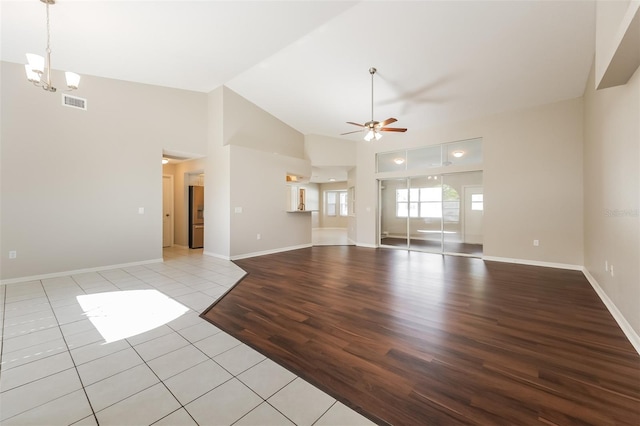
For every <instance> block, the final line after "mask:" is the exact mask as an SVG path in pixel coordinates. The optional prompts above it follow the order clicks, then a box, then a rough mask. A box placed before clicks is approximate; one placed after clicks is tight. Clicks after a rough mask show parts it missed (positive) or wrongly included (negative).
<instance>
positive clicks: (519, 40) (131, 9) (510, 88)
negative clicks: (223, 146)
mask: <svg viewBox="0 0 640 426" xmlns="http://www.w3.org/2000/svg"><path fill="white" fill-rule="evenodd" d="M0 5H1V9H0V14H1V24H2V28H1V36H2V44H1V59H2V60H5V61H9V62H17V63H23V62H24V60H25V59H24V58H25V57H24V53H26V52H33V53H40V54H43V53H44V47H45V41H46V37H45V6H44V4H43V3H41V2H40V1H39V0H17V1H7V0H2V1H1V4H0ZM51 28H52V36H51V37H52V40H51V43H52V51H53V53H52V62H53V66H54V68H57V69H63V70H72V71H75V72H77V73H79V74H85V75H96V76H101V77H108V78H115V79H122V80H128V81H135V82H141V83H148V84H155V85H161V86H168V87H175V88H181V89H187V90H194V91H200V92H209V91H211V90H212V89H215V88H216V87H218V86H220V85H226V86H228V87H229V88H231V89H232V90H234V91H236V92H237V93H239V94H240V95H242V96H243V97H245V98H247V99H248V100H250V101H251V102H253V103H255V104H257V105H258V106H260V107H261V108H263V109H265V110H266V111H268V112H270V113H271V114H273V115H274V116H276V117H278V118H279V119H280V120H282V121H283V122H285V123H287V124H288V125H290V126H292V127H293V128H295V129H297V130H299V131H300V132H302V133H304V134H321V135H327V136H333V137H340V136H339V134H340V133H344V132H348V131H351V130H356V128H355V127H354V126H350V125H348V124H346V123H345V122H346V121H356V122H361V123H364V122H365V121H368V120H369V119H370V118H371V116H370V115H371V111H370V102H371V100H370V75H369V72H368V70H369V67H371V66H375V67H376V68H377V69H378V73H377V74H376V76H375V116H376V117H375V118H376V119H377V120H383V119H385V118H387V117H395V118H397V119H398V122H397V123H395V124H394V126H397V127H408V128H409V132H411V131H412V130H414V131H415V130H416V129H420V128H425V127H428V126H433V125H437V124H440V123H445V122H454V121H458V120H464V119H469V118H473V117H477V116H482V115H488V114H492V113H496V112H500V111H505V110H511V109H516V108H524V107H528V106H533V105H538V104H544V103H549V102H554V101H558V100H562V99H568V98H574V97H578V96H581V95H582V93H583V91H584V87H585V84H586V80H587V75H588V72H589V69H590V66H591V63H592V60H593V55H594V45H595V3H594V2H592V1H589V0H580V1H546V0H537V1H466V2H465V1H407V2H404V1H361V2H338V1H295V0H293V1H253V2H251V1H193V2H189V1H115V0H111V1H73V0H58V2H57V4H56V5H54V6H52V7H51ZM81 91H82V82H81V87H80V89H79V91H78V92H77V93H78V95H80V96H81ZM409 132H408V133H405V134H393V135H389V136H388V137H394V138H398V137H404V136H405V135H408V134H409ZM361 137H362V135H361V134H355V135H349V136H345V137H344V138H346V139H354V140H355V139H359V138H361ZM385 137H387V136H385Z"/></svg>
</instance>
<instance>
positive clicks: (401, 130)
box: [378, 127, 407, 132]
mask: <svg viewBox="0 0 640 426" xmlns="http://www.w3.org/2000/svg"><path fill="white" fill-rule="evenodd" d="M378 130H379V131H381V132H406V131H407V129H402V128H400V127H381V128H379V129H378Z"/></svg>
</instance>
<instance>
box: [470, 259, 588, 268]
mask: <svg viewBox="0 0 640 426" xmlns="http://www.w3.org/2000/svg"><path fill="white" fill-rule="evenodd" d="M482 260H489V261H493V262H504V263H516V264H518V265H530V266H542V267H545V268H558V269H569V270H571V271H582V269H583V267H582V265H572V264H570V263H554V262H541V261H538V260H529V259H512V258H509V257H495V256H482Z"/></svg>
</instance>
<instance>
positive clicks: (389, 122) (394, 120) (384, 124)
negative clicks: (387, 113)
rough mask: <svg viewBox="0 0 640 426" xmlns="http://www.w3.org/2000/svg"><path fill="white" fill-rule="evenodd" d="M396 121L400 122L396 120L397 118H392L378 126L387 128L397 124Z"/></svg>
mask: <svg viewBox="0 0 640 426" xmlns="http://www.w3.org/2000/svg"><path fill="white" fill-rule="evenodd" d="M396 121H398V120H396V119H395V118H393V117H392V118H387V119H386V120H384V121H381V122H380V124H378V126H380V127H384V126H386V125H387V124H391V123H395V122H396Z"/></svg>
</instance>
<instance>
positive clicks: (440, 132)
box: [357, 98, 583, 267]
mask: <svg viewBox="0 0 640 426" xmlns="http://www.w3.org/2000/svg"><path fill="white" fill-rule="evenodd" d="M582 112H583V105H582V99H581V98H579V99H571V100H567V101H562V102H557V103H553V104H549V105H542V106H538V107H534V108H528V109H525V110H518V111H510V112H506V113H502V114H498V115H493V116H489V117H484V118H481V119H477V120H473V121H468V122H463V123H455V124H451V125H446V126H441V127H437V128H431V129H427V130H425V131H415V132H411V129H410V130H409V131H408V132H407V133H404V134H402V135H385V137H384V138H383V139H381V140H380V141H379V142H374V143H366V142H364V141H360V142H358V165H357V167H358V172H357V191H358V199H357V219H358V220H357V236H358V240H357V243H358V244H359V245H364V246H373V245H375V244H376V242H377V241H376V223H377V202H376V200H377V189H376V173H375V154H376V152H385V151H393V150H396V149H402V148H414V147H419V146H424V145H433V144H439V143H445V142H453V141H458V140H466V139H473V138H476V137H482V138H483V151H484V153H483V155H484V164H483V167H484V177H483V179H484V194H485V210H484V235H485V238H484V254H485V256H488V257H494V258H507V259H520V260H528V261H535V262H545V263H557V264H563V265H573V266H576V267H577V266H579V265H582V264H583V238H582V223H583V222H582V139H583V134H582ZM389 136H395V137H389ZM534 239H538V240H540V246H539V247H534V246H533V244H532V242H533V240H534Z"/></svg>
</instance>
